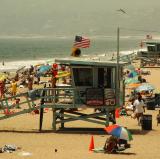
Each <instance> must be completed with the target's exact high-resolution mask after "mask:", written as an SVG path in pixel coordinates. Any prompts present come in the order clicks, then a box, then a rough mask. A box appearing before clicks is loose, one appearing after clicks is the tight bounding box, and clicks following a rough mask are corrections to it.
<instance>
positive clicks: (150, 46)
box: [147, 45, 156, 52]
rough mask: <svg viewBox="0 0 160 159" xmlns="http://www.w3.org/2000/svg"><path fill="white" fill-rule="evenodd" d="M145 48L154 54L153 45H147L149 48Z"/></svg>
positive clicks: (154, 48)
mask: <svg viewBox="0 0 160 159" xmlns="http://www.w3.org/2000/svg"><path fill="white" fill-rule="evenodd" d="M147 48H148V51H151V52H155V51H156V47H155V45H149V46H147Z"/></svg>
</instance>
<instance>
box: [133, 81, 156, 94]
mask: <svg viewBox="0 0 160 159" xmlns="http://www.w3.org/2000/svg"><path fill="white" fill-rule="evenodd" d="M154 89H155V87H154V86H153V85H151V84H149V83H145V84H142V85H141V86H139V87H137V88H136V89H135V91H136V92H142V91H153V90H154Z"/></svg>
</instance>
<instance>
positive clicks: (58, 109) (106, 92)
mask: <svg viewBox="0 0 160 159" xmlns="http://www.w3.org/2000/svg"><path fill="white" fill-rule="evenodd" d="M55 62H56V63H57V64H58V65H65V66H67V68H68V69H69V72H70V77H69V78H70V83H69V84H59V83H57V84H56V88H51V87H45V88H43V89H37V90H33V92H32V93H33V94H34V98H33V97H32V96H31V95H30V94H29V93H28V92H26V93H23V94H19V95H17V96H14V97H9V98H4V99H2V100H0V104H1V110H4V111H5V110H6V109H8V111H11V110H12V108H11V107H12V106H9V105H8V100H9V99H11V98H17V97H18V98H20V97H21V96H23V97H25V99H26V100H25V101H22V102H19V103H18V104H16V105H18V106H20V107H21V109H19V112H15V113H11V114H4V116H0V120H1V119H6V118H9V117H13V116H16V115H19V114H23V113H29V112H31V111H33V110H35V109H40V125H39V130H42V122H43V109H44V108H52V111H53V119H52V120H53V122H52V128H53V130H54V131H56V130H57V124H60V128H62V129H63V128H64V127H65V123H67V122H72V121H75V120H83V121H86V122H93V123H97V124H103V125H105V126H107V125H109V122H113V123H115V122H116V121H115V116H114V113H115V109H116V108H118V107H120V106H122V105H123V104H124V93H125V90H124V80H123V67H124V65H126V62H119V64H118V65H119V66H118V67H117V62H116V61H111V60H105V58H102V59H100V58H96V59H91V58H80V57H70V58H57V59H55ZM117 69H118V71H117ZM117 72H118V76H119V78H118V79H119V80H118V81H117ZM33 94H32V95H33ZM36 101H39V103H40V106H39V107H38V108H37V107H36V108H35V107H34V103H35V102H36ZM26 103H28V108H26ZM23 104H25V108H24V109H23ZM14 107H15V105H14ZM83 108H85V109H88V108H90V109H93V111H92V113H91V114H88V113H84V112H83V111H79V110H80V109H83ZM86 112H87V111H86Z"/></svg>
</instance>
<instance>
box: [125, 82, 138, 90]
mask: <svg viewBox="0 0 160 159" xmlns="http://www.w3.org/2000/svg"><path fill="white" fill-rule="evenodd" d="M140 85H141V83H130V84H128V85H127V88H130V89H133V88H137V87H139V86H140Z"/></svg>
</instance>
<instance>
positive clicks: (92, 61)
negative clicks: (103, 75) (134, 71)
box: [55, 57, 127, 67]
mask: <svg viewBox="0 0 160 159" xmlns="http://www.w3.org/2000/svg"><path fill="white" fill-rule="evenodd" d="M55 62H57V63H60V64H65V65H85V66H86V65H89V66H113V67H114V66H117V61H111V60H107V59H105V58H103V59H102V58H82V57H69V58H56V59H55ZM119 65H120V66H124V65H127V62H122V61H120V62H119Z"/></svg>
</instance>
